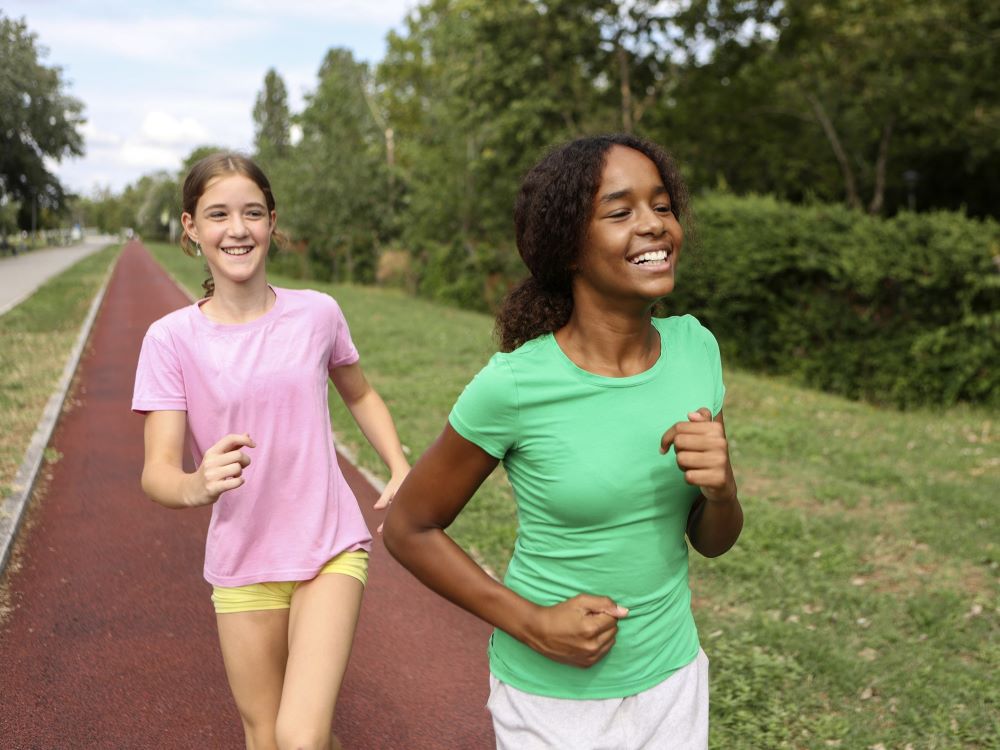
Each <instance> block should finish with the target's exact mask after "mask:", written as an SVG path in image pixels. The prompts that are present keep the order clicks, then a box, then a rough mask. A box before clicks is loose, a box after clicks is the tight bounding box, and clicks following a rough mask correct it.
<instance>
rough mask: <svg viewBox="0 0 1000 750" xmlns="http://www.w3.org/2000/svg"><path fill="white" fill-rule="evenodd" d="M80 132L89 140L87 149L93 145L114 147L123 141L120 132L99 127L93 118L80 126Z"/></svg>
mask: <svg viewBox="0 0 1000 750" xmlns="http://www.w3.org/2000/svg"><path fill="white" fill-rule="evenodd" d="M80 134H81V135H82V136H83V137H84V139H85V140H86V142H87V149H88V150H90V148H92V147H98V148H113V147H115V146H118V145H120V144H121V142H122V140H123V139H122V137H121V136H120V135H119V134H118V133H112V132H110V131H107V130H102V129H101V128H99V127H97V125H96V124H95V123H94V121H93V120H87V122H85V123H84V124H83V125H81V126H80Z"/></svg>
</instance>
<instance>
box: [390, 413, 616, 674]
mask: <svg viewBox="0 0 1000 750" xmlns="http://www.w3.org/2000/svg"><path fill="white" fill-rule="evenodd" d="M497 463H498V462H497V459H496V458H494V457H493V456H491V455H489V454H488V453H486V452H485V451H484V450H482V449H481V448H480V447H479V446H477V445H475V444H474V443H471V442H469V441H468V440H466V439H465V438H463V437H462V436H461V435H459V434H458V433H457V432H455V430H454V429H453V428H452V427H451V426H450V425H446V426H445V428H444V431H443V432H442V433H441V435H440V436H439V437H438V439H437V440H436V441H435V442H434V444H433V445H431V447H430V448H428V449H427V452H426V453H424V455H423V456H421V458H420V460H419V461H418V462H417V463H416V465H415V466H414V467H413V470H412V471H411V472H410V474H409V476H408V477H407V478H406V481H404V482H403V485H402V486H401V487H400V488H399V491H398V492H397V493H396V499H395V502H394V503H393V505H392V508H391V509H390V512H389V515H388V517H387V519H386V523H385V531H384V535H383V538H384V540H385V546H386V547H387V548H388V550H389V552H390V553H392V555H393V557H395V558H396V559H397V560H399V561H400V563H402V564H403V565H404V566H405V567H406V568H408V569H409V570H410V572H412V573H413V574H414V575H415V576H416V577H417V578H418V579H419V580H421V581H422V582H423V583H424V584H426V585H427V586H428V587H429V588H431V589H432V590H434V591H436V592H437V593H439V594H440V595H441V596H443V597H445V598H446V599H448V600H450V601H452V602H454V603H455V604H457V605H458V606H460V607H462V608H463V609H466V610H468V611H469V612H471V613H472V614H474V615H476V616H477V617H479V618H481V619H483V620H485V621H486V622H488V623H490V624H492V625H494V626H495V627H498V628H500V629H501V630H503V631H504V632H506V633H509V634H510V635H511V636H513V637H514V638H517V639H518V640H520V641H521V642H523V643H525V644H526V645H528V646H530V647H531V648H533V649H535V650H536V651H538V652H539V653H541V654H542V655H544V656H547V657H549V658H550V659H554V660H556V661H560V662H563V663H566V664H574V665H576V666H580V667H586V666H590V665H592V664H594V663H596V662H597V661H598V660H599V659H600V658H601V657H602V656H604V654H606V653H607V652H608V650H609V649H610V648H611V646H612V645H613V644H614V638H615V634H616V633H617V628H618V619H620V618H621V617H624V616H625V615H627V613H628V612H627V610H625V609H623V608H620V607H617V606H616V605H615V603H614V602H613V601H611V600H610V599H608V598H607V597H602V596H591V595H589V594H580V595H578V596H575V597H573V598H571V599H568V600H567V601H565V602H562V603H560V604H557V605H555V606H552V607H543V606H539V605H537V604H534V603H532V602H530V601H528V600H527V599H525V598H523V597H521V596H519V595H518V594H516V593H514V592H513V591H511V590H510V589H509V588H507V587H506V586H504V585H502V584H500V583H497V582H496V581H494V580H493V579H492V578H490V576H488V575H487V574H486V573H484V572H483V570H482V569H481V568H480V567H479V566H478V565H477V564H476V563H475V561H474V560H472V558H470V557H469V556H468V555H467V554H466V553H465V552H464V551H463V550H462V549H461V548H460V547H459V546H458V545H457V544H455V542H454V541H452V539H451V538H450V537H449V536H448V535H447V534H445V532H444V530H445V529H446V528H447V527H448V526H449V525H450V524H451V523H452V521H454V520H455V518H456V517H457V516H458V514H459V513H460V512H461V510H462V509H463V508H464V507H465V505H466V504H467V503H468V502H469V500H470V498H471V497H472V496H473V494H475V492H476V490H477V489H478V487H479V485H481V484H482V483H483V481H484V480H485V479H486V477H488V476H489V475H490V472H492V471H493V469H494V468H496V465H497Z"/></svg>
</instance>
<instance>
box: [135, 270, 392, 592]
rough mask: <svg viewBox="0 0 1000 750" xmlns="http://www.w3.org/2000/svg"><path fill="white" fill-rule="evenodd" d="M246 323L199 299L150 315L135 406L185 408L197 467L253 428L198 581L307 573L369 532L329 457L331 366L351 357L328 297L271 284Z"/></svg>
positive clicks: (216, 515)
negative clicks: (262, 309)
mask: <svg viewBox="0 0 1000 750" xmlns="http://www.w3.org/2000/svg"><path fill="white" fill-rule="evenodd" d="M274 293H275V298H276V299H275V303H274V306H273V307H272V308H271V309H270V310H268V312H266V313H265V314H264V315H262V316H261V317H259V318H257V319H256V320H253V321H251V322H249V323H240V324H233V325H227V324H222V323H215V322H213V321H211V320H209V319H208V318H207V317H205V315H204V314H203V313H202V312H201V309H200V307H199V305H198V304H193V305H189V306H188V307H185V308H182V309H180V310H177V311H175V312H172V313H170V314H169V315H166V316H164V317H163V318H160V320H158V321H156V322H155V323H153V324H152V325H151V326H150V327H149V330H148V331H147V332H146V337H145V338H144V339H143V342H142V352H141V353H140V354H139V365H138V368H137V370H136V376H135V392H134V394H133V397H132V409H133V410H134V411H136V412H139V413H140V414H144V413H146V412H150V411H157V410H179V411H186V412H187V424H188V431H189V441H190V446H191V453H192V455H193V456H194V460H195V464H196V465H199V464H200V463H201V459H202V456H203V455H204V453H205V451H206V450H208V449H209V448H211V447H212V446H213V445H214V444H215V443H216V442H218V441H219V440H220V439H221V438H223V437H224V436H226V435H228V434H230V433H236V434H241V433H245V432H246V433H250V437H252V438H253V440H254V442H255V443H256V444H257V447H256V448H244V449H243V450H244V451H245V452H246V453H247V455H248V456H250V459H251V463H250V465H249V466H248V467H247V468H246V469H244V471H243V476H244V477H245V478H246V483H245V484H244V485H243V486H242V487H239V488H238V489H235V490H230V491H228V492H225V493H223V494H222V496H221V497H220V498H219V500H218V502H216V503H215V505H214V506H213V508H212V522H211V525H210V526H209V529H208V540H207V542H206V545H205V579H206V580H207V581H208V582H209V583H211V584H214V585H216V586H244V585H247V584H250V583H260V582H264V581H304V580H308V579H310V578H312V577H313V576H315V575H316V574H317V573H318V572H319V570H320V568H322V567H323V565H324V564H326V562H327V561H328V560H330V558H332V557H334V556H336V555H337V554H339V553H341V552H344V551H348V550H357V549H365V550H370V549H371V539H372V537H371V533H370V532H369V531H368V527H367V526H366V525H365V521H364V518H363V517H362V515H361V510H360V508H358V502H357V499H356V498H355V497H354V493H352V492H351V489H350V487H348V485H347V482H346V481H345V480H344V476H343V474H342V473H341V471H340V466H339V465H338V463H337V454H336V451H335V450H334V447H333V435H332V432H331V429H330V411H329V407H328V403H327V383H328V378H329V373H330V370H332V369H333V368H335V367H339V366H341V365H349V364H351V363H353V362H357V361H358V351H357V349H355V348H354V343H353V342H352V341H351V334H350V331H349V330H348V328H347V321H346V320H345V319H344V315H343V313H342V312H341V310H340V306H339V305H338V304H337V302H336V301H335V300H334V299H333V298H332V297H330V296H328V295H326V294H322V293H320V292H315V291H311V290H298V289H280V288H275V289H274Z"/></svg>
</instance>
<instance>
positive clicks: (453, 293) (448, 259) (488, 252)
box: [416, 242, 525, 312]
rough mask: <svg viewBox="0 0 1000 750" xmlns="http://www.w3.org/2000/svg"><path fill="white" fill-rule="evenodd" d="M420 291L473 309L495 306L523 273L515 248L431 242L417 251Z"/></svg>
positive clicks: (484, 309) (433, 297)
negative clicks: (420, 250)
mask: <svg viewBox="0 0 1000 750" xmlns="http://www.w3.org/2000/svg"><path fill="white" fill-rule="evenodd" d="M416 266H417V269H418V271H417V273H418V277H419V278H418V282H417V283H418V291H419V293H420V295H421V296H424V297H429V298H430V299H433V300H436V301H438V302H444V303H446V304H450V305H456V306H458V307H464V308H467V309H470V310H479V311H480V312H489V311H492V310H494V309H496V307H497V305H498V304H499V303H500V301H501V300H502V299H503V297H504V295H505V294H506V293H507V290H508V289H509V288H510V286H511V285H512V284H513V283H514V281H516V280H517V279H519V278H521V277H522V276H523V275H524V273H525V269H524V265H523V264H522V263H521V259H520V257H518V255H517V252H516V251H515V250H514V249H513V248H505V247H494V246H491V245H477V246H465V247H463V246H462V245H461V244H460V243H458V242H455V243H452V244H447V245H446V244H439V243H429V244H428V245H427V246H426V247H425V248H424V249H423V251H422V252H419V253H417V254H416Z"/></svg>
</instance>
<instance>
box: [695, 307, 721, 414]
mask: <svg viewBox="0 0 1000 750" xmlns="http://www.w3.org/2000/svg"><path fill="white" fill-rule="evenodd" d="M698 329H699V333H700V334H701V338H702V341H703V343H704V346H705V351H706V352H707V353H708V368H709V371H710V373H711V375H712V377H713V383H714V389H715V390H714V396H713V403H712V416H713V417H715V416H718V414H719V412H720V411H722V404H723V402H724V401H725V400H726V384H725V382H724V381H723V379H722V353H721V352H720V351H719V342H718V341H716V340H715V336H714V335H713V334H712V332H711V331H710V330H708V329H707V328H705V326H703V325H701V324H700V323H699V324H698Z"/></svg>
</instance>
